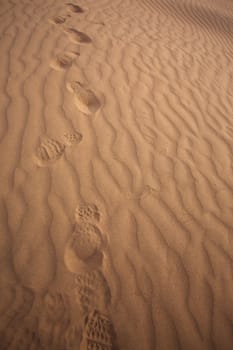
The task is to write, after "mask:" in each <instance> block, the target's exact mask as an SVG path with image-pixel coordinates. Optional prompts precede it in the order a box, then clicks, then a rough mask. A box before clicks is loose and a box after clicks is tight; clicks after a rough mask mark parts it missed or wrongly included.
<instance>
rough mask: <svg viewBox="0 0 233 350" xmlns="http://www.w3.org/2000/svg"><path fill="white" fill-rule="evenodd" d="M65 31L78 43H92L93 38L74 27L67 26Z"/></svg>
mask: <svg viewBox="0 0 233 350" xmlns="http://www.w3.org/2000/svg"><path fill="white" fill-rule="evenodd" d="M65 32H66V33H67V34H68V35H69V37H70V40H72V41H73V42H74V43H76V44H90V43H91V42H92V40H91V38H90V37H89V36H88V35H87V34H85V33H83V32H80V31H78V30H76V29H74V28H66V29H65Z"/></svg>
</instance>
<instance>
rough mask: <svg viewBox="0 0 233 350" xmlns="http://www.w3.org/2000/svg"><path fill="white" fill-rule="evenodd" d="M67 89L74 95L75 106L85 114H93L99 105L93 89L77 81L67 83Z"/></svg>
mask: <svg viewBox="0 0 233 350" xmlns="http://www.w3.org/2000/svg"><path fill="white" fill-rule="evenodd" d="M67 89H68V90H69V91H70V92H71V93H73V95H74V96H75V102H76V106H77V108H78V109H79V110H80V111H81V112H83V113H84V114H87V115H92V114H95V113H96V112H97V111H98V110H99V109H100V107H101V103H100V101H99V99H98V98H97V97H96V95H95V94H94V92H93V91H91V90H90V89H88V88H86V87H85V86H84V84H82V83H80V82H79V81H72V82H70V83H68V85H67Z"/></svg>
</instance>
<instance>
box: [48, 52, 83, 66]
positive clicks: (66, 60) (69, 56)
mask: <svg viewBox="0 0 233 350" xmlns="http://www.w3.org/2000/svg"><path fill="white" fill-rule="evenodd" d="M77 56H79V53H78V52H66V53H60V54H58V55H56V56H55V58H54V59H53V60H52V61H51V63H50V67H52V68H53V69H56V70H64V69H68V68H70V67H71V66H72V64H73V62H74V60H75V58H76V57H77Z"/></svg>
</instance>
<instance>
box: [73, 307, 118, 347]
mask: <svg viewBox="0 0 233 350" xmlns="http://www.w3.org/2000/svg"><path fill="white" fill-rule="evenodd" d="M114 338H115V332H114V328H113V324H112V322H111V320H110V319H109V317H108V316H107V315H104V314H102V313H100V312H99V311H98V310H94V311H92V312H91V313H89V314H88V315H87V316H86V318H85V320H84V331H83V339H82V343H81V344H80V350H87V349H93V350H97V349H98V350H113V349H114Z"/></svg>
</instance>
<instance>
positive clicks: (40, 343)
mask: <svg viewBox="0 0 233 350" xmlns="http://www.w3.org/2000/svg"><path fill="white" fill-rule="evenodd" d="M66 6H67V9H68V11H69V12H68V14H67V15H66V16H57V17H54V18H52V19H51V20H50V22H51V23H53V24H55V25H61V26H63V25H64V24H65V23H66V21H67V18H68V17H71V14H72V13H74V14H81V13H83V12H84V10H83V9H82V8H81V7H80V6H78V5H76V4H73V3H67V4H66ZM64 32H65V33H66V34H67V36H68V38H69V40H70V41H71V42H73V43H75V44H78V45H80V44H82V45H87V44H91V42H92V40H91V38H90V37H89V36H88V35H87V34H85V33H83V32H81V31H78V30H77V29H75V28H71V27H69V26H67V27H65V28H64ZM79 55H80V52H79V50H78V49H77V50H74V51H68V52H61V53H59V54H57V55H55V57H54V58H53V59H52V60H51V62H50V67H51V68H52V69H54V70H57V71H63V70H66V69H68V68H70V67H71V66H72V64H73V62H74V61H75V60H76V59H77V57H78V56H79ZM67 90H68V91H69V92H70V93H71V94H72V95H73V97H74V100H75V104H76V106H77V109H78V110H79V111H80V112H82V113H83V114H85V115H88V116H91V115H94V114H95V113H96V112H97V111H98V110H99V109H100V107H101V103H100V101H99V99H98V97H97V96H96V95H95V93H94V92H93V91H92V90H91V89H90V88H89V87H88V86H87V85H86V84H84V83H82V82H80V81H75V80H74V81H70V82H68V83H67ZM82 138H83V136H82V135H81V134H80V133H79V132H78V131H72V132H68V133H66V134H64V135H63V137H62V138H61V139H53V138H46V139H44V140H42V141H41V142H40V143H39V145H38V147H37V149H36V162H37V165H38V166H41V167H43V166H49V165H51V164H54V163H55V162H56V161H58V160H59V159H60V158H61V157H62V156H63V155H64V154H65V152H66V150H67V147H71V146H74V145H76V144H78V143H80V142H81V140H82ZM74 218H75V219H74V225H73V230H72V233H71V235H70V237H69V239H68V241H67V243H66V246H65V249H64V263H65V266H66V268H67V269H68V270H69V271H70V272H71V273H73V274H74V276H75V277H74V283H75V297H76V302H77V305H78V306H79V309H80V312H81V315H82V335H81V337H80V332H79V330H78V327H77V328H76V327H75V325H73V326H71V324H72V322H71V316H70V314H69V312H68V310H69V303H68V302H67V299H66V296H64V295H63V294H60V293H55V294H50V293H47V294H46V296H45V297H44V300H43V305H44V311H43V313H42V317H40V320H39V321H38V322H37V332H33V331H32V330H30V328H27V327H26V328H24V329H23V330H21V331H20V334H19V336H18V339H21V340H20V341H22V339H23V337H24V335H25V334H24V333H25V332H26V333H27V334H28V335H27V339H30V341H31V343H33V342H32V338H33V339H34V340H33V341H35V342H36V344H35V346H34V347H33V346H32V348H35V349H47V348H48V346H49V348H50V350H51V349H56V350H57V349H60V348H61V347H62V348H64V349H67V350H69V349H73V348H75V349H76V348H77V346H78V344H79V343H81V344H80V349H81V350H113V349H116V337H115V334H114V328H113V325H112V322H111V319H110V317H109V316H108V314H109V307H110V303H111V292H110V289H109V286H108V283H107V281H106V279H105V277H104V275H103V272H102V260H103V252H104V249H105V247H106V240H105V238H104V235H103V233H102V231H101V229H100V228H99V227H98V225H99V223H100V212H99V209H98V207H97V206H96V205H94V204H92V203H83V204H81V205H79V206H78V207H77V209H76V210H75V213H74ZM44 330H47V331H44ZM58 330H60V334H61V335H62V336H61V337H59V339H57V337H56V335H57V332H58ZM13 331H14V330H13ZM7 332H8V331H7ZM11 332H12V329H11ZM8 333H9V332H8ZM8 333H7V336H6V337H5V338H6V341H5V343H7V342H8V341H9V338H11V336H9V334H8ZM5 338H4V339H5ZM48 344H49V345H48ZM17 345H18V349H20V350H21V349H22V350H24V349H25V347H24V346H23V345H22V347H21V346H19V343H18V344H17ZM26 348H28V347H26ZM5 349H10V347H5Z"/></svg>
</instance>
